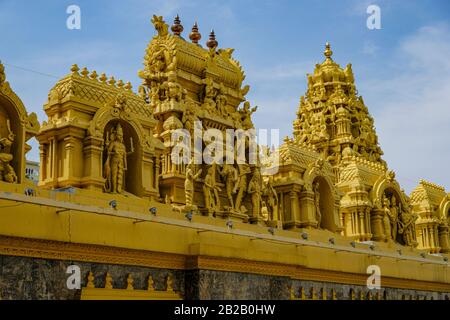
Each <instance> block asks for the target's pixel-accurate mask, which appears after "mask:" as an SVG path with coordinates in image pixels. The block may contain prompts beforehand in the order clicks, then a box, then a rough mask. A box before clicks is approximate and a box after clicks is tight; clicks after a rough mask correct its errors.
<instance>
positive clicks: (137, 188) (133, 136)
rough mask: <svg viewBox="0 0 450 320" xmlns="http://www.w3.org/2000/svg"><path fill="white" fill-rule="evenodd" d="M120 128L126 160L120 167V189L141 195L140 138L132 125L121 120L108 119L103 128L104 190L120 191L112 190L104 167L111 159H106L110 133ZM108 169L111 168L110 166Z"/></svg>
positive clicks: (118, 191) (110, 137)
mask: <svg viewBox="0 0 450 320" xmlns="http://www.w3.org/2000/svg"><path fill="white" fill-rule="evenodd" d="M118 128H120V129H119V130H121V131H122V132H123V133H122V134H123V140H122V141H121V143H122V144H123V146H124V148H125V152H126V154H125V159H126V161H125V162H124V163H123V166H124V167H123V168H122V169H121V170H122V171H123V172H122V174H123V181H122V187H121V189H122V190H123V191H124V192H129V193H132V194H134V195H136V196H139V197H141V196H143V192H142V188H143V186H142V163H141V162H142V148H141V147H140V145H141V143H140V138H139V135H138V134H137V132H136V130H135V129H134V127H133V126H132V125H131V124H130V123H128V122H126V121H123V120H111V121H109V122H108V123H107V124H106V126H105V129H104V136H103V139H104V150H103V157H102V172H103V178H104V179H106V182H105V191H107V192H111V193H120V190H116V192H113V190H112V186H111V181H109V183H108V180H109V177H108V176H107V174H106V173H105V171H106V170H105V169H106V166H107V163H111V162H112V159H108V148H109V146H110V145H111V143H112V141H111V140H112V135H114V134H117V133H116V131H117V130H118ZM108 166H109V165H108ZM110 170H113V168H111V167H110Z"/></svg>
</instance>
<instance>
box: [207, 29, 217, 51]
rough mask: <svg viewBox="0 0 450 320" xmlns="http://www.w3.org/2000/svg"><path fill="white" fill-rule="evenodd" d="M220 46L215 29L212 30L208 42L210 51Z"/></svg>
mask: <svg viewBox="0 0 450 320" xmlns="http://www.w3.org/2000/svg"><path fill="white" fill-rule="evenodd" d="M218 45H219V43H218V42H217V40H216V35H215V33H214V29H213V30H211V33H210V34H209V40H208V41H207V42H206V46H207V47H208V48H210V49H212V48H215V47H217V46H218Z"/></svg>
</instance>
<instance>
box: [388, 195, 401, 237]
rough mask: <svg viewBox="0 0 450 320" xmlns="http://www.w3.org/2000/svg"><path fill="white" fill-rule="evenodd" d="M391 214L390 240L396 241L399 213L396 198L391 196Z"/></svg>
mask: <svg viewBox="0 0 450 320" xmlns="http://www.w3.org/2000/svg"><path fill="white" fill-rule="evenodd" d="M390 212H391V214H390V216H389V218H390V220H391V230H392V240H394V241H396V239H397V230H398V215H399V207H398V206H397V198H395V196H392V198H391V210H390Z"/></svg>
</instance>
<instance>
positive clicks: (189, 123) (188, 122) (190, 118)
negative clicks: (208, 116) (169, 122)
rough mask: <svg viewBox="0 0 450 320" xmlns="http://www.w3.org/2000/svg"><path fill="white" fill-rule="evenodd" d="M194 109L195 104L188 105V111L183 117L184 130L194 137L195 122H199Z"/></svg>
mask: <svg viewBox="0 0 450 320" xmlns="http://www.w3.org/2000/svg"><path fill="white" fill-rule="evenodd" d="M194 108H195V104H194V103H193V102H191V103H190V102H188V103H186V110H185V111H184V112H183V117H182V119H181V122H182V123H183V125H184V128H185V129H186V130H188V131H189V132H190V133H191V136H193V135H194V127H195V122H196V121H198V118H197V116H196V114H195V110H194Z"/></svg>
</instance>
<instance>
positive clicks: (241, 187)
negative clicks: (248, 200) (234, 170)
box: [234, 164, 250, 211]
mask: <svg viewBox="0 0 450 320" xmlns="http://www.w3.org/2000/svg"><path fill="white" fill-rule="evenodd" d="M238 168H239V180H238V183H237V190H238V193H237V196H236V201H235V203H234V205H235V210H237V211H240V209H241V204H242V200H243V198H244V192H245V191H246V190H247V174H249V173H250V168H249V167H248V165H247V164H238Z"/></svg>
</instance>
